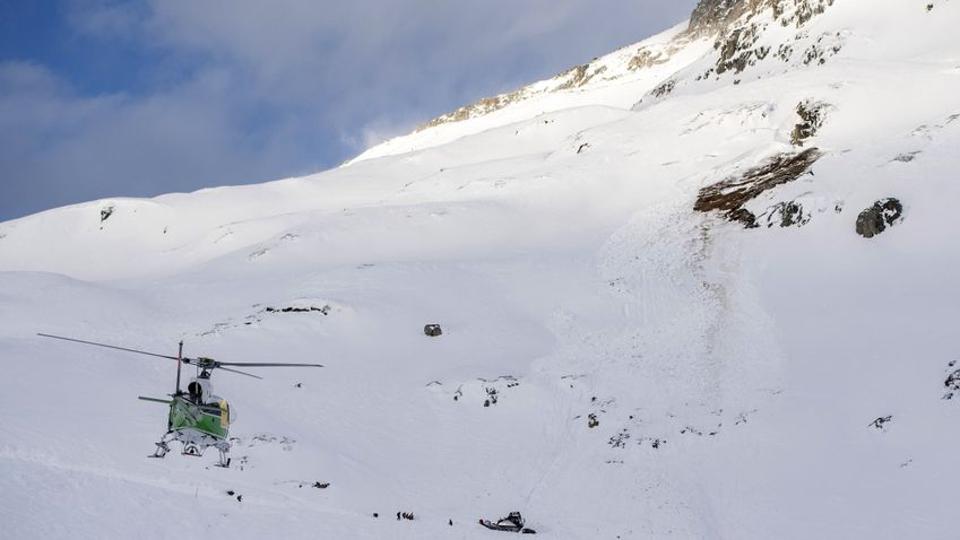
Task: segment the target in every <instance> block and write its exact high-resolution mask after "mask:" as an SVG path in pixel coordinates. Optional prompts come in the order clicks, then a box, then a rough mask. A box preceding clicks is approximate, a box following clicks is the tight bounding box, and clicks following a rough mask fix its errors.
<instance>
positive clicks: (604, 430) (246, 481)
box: [0, 0, 960, 539]
mask: <svg viewBox="0 0 960 540" xmlns="http://www.w3.org/2000/svg"><path fill="white" fill-rule="evenodd" d="M958 22H960V2H957V1H956V0H933V1H930V0H923V1H919V0H916V1H914V0H873V1H869V2H868V1H865V0H836V1H833V2H831V1H829V0H744V1H743V2H723V1H717V0H705V1H704V2H702V3H701V6H700V8H698V11H697V17H696V18H695V20H694V23H695V24H694V26H693V28H692V29H691V30H689V31H684V30H683V29H682V28H677V29H674V30H671V31H669V32H668V33H666V34H664V35H662V36H658V37H656V38H653V40H652V41H648V42H645V44H643V45H638V46H636V47H629V48H627V49H624V50H623V51H619V52H617V53H614V54H613V55H611V56H609V57H605V58H602V59H599V60H597V61H595V63H593V64H591V66H593V67H590V68H588V69H586V70H585V71H584V73H586V74H587V75H589V74H590V73H594V72H595V71H596V69H595V68H596V67H597V66H600V65H604V66H608V68H607V70H605V71H603V72H602V73H600V74H598V75H596V76H594V77H593V78H591V79H590V80H588V81H586V82H584V83H583V84H582V85H581V86H579V87H576V88H573V87H571V88H562V89H561V88H558V87H559V86H562V85H563V84H564V83H563V82H562V80H563V79H562V78H561V79H556V80H552V81H547V82H543V83H537V84H535V85H533V86H531V87H528V88H527V89H525V90H523V91H521V93H520V96H521V97H518V98H517V99H515V100H513V101H511V102H510V103H508V104H506V105H505V106H502V107H499V108H496V109H495V110H487V109H480V108H472V109H469V110H468V112H465V113H462V114H457V113H454V114H453V115H452V116H450V117H448V118H446V119H443V120H438V121H435V122H432V123H431V124H430V125H428V126H427V127H425V128H424V129H422V130H420V131H418V132H417V133H414V134H411V135H408V136H406V137H401V138H399V139H396V140H394V141H389V142H387V143H385V144H384V145H382V146H380V147H375V148H373V149H371V150H370V151H369V152H368V153H366V154H364V155H363V156H360V158H358V159H357V160H355V161H354V162H352V163H351V164H349V165H347V166H344V167H340V168H337V169H333V170H330V171H326V172H323V173H320V174H317V175H313V176H309V177H303V178H293V179H286V180H281V181H277V182H271V183H266V184H262V185H257V186H244V187H229V188H217V189H209V190H203V191H200V192H197V193H191V194H171V195H165V196H162V197H157V198H155V199H149V200H142V199H122V198H118V199H110V200H101V201H94V202H91V203H86V204H80V205H75V206H71V207H66V208H60V209H55V210H51V211H48V212H44V213H41V214H37V215H34V216H29V217H26V218H23V219H20V220H16V221H11V222H6V223H0V354H2V358H3V367H4V376H3V378H2V379H0V381H2V382H0V530H2V531H3V534H2V535H0V536H3V537H4V538H8V537H9V538H71V539H75V538H104V537H130V536H137V537H140V538H172V537H182V536H187V537H199V536H201V535H202V536H209V535H216V536H223V537H231V538H261V537H264V536H272V537H277V538H315V537H325V538H446V537H450V538H496V537H499V536H502V535H503V534H504V533H497V532H492V531H487V530H486V529H483V528H481V527H480V526H479V525H477V524H476V520H477V518H479V517H487V518H490V517H499V516H501V515H505V514H506V513H507V512H509V511H512V510H519V511H521V512H523V513H524V515H525V517H526V518H527V520H528V525H529V526H531V527H533V528H535V529H537V530H538V533H539V534H541V535H545V536H546V537H548V538H617V537H620V538H664V537H673V538H736V539H740V538H757V539H766V538H945V539H946V538H955V537H956V531H955V530H954V529H955V527H954V526H953V524H952V519H951V518H952V515H953V504H952V497H951V495H952V489H953V486H954V484H955V479H954V478H953V476H954V473H953V471H954V469H955V467H954V466H953V464H954V463H953V462H954V459H953V454H954V453H955V449H956V448H957V446H958V444H960V432H958V430H957V427H956V426H957V425H958V420H960V404H958V403H957V402H956V400H957V399H960V396H956V395H954V393H955V392H956V391H958V390H960V375H957V376H955V377H954V376H951V375H952V374H953V373H954V370H955V369H957V368H960V366H956V365H955V362H956V361H957V360H960V345H958V343H957V339H956V322H957V321H958V320H960V285H958V282H957V280H956V277H955V274H956V269H957V268H960V243H958V242H957V240H956V238H955V234H954V232H953V230H952V223H953V219H952V218H953V212H954V210H955V201H957V200H960V185H958V183H957V173H956V171H957V168H958V165H960V157H958V154H957V148H960V101H958V100H957V98H956V96H957V95H960V41H958V40H957V39H956V37H955V28H956V26H957V23H958ZM641 46H642V47H646V48H648V49H649V50H650V51H667V50H669V51H670V52H669V55H668V56H669V58H667V59H666V61H665V62H662V63H656V62H654V63H653V64H652V65H649V66H647V67H643V68H642V69H637V70H630V69H629V68H628V67H624V66H625V65H626V66H629V62H630V60H629V59H628V58H632V57H635V56H636V55H637V54H638V52H637V51H638V50H639V48H640V47H641ZM650 55H651V56H652V57H656V52H651V53H650ZM648 58H649V57H648ZM658 58H663V57H658ZM604 74H606V75H604ZM574 75H576V73H574ZM615 75H616V77H614V76H615ZM567 76H568V77H569V76H570V75H569V74H568V75H567ZM605 76H608V77H611V79H610V80H603V77H605ZM567 80H569V79H567ZM521 98H522V99H521ZM866 236H870V237H869V238H868V237H866ZM285 307H301V308H303V307H306V308H309V307H315V308H318V311H289V312H284V311H283V308H285ZM434 322H437V323H440V324H441V325H442V326H443V330H444V334H443V335H442V336H440V337H437V338H429V337H426V336H424V335H423V333H422V328H423V325H424V324H426V323H434ZM38 331H46V332H50V333H55V334H65V335H72V336H77V337H81V338H86V339H95V340H98V341H107V342H112V343H116V344H118V345H121V346H128V347H140V348H146V349H149V350H157V351H165V352H173V351H175V349H174V347H175V345H176V342H177V341H178V340H180V339H183V340H185V342H186V352H187V353H188V354H191V355H205V356H213V357H215V358H218V359H221V360H226V359H230V360H236V361H255V360H270V361H282V360H287V361H319V362H321V363H324V364H325V365H326V366H327V367H326V368H324V369H322V370H316V371H309V372H306V371H282V370H273V371H269V372H267V371H266V370H264V372H262V374H263V375H264V376H265V377H266V378H265V380H263V381H256V380H253V379H247V378H244V377H235V376H232V375H231V374H229V373H217V374H216V377H215V381H214V382H215V384H216V386H217V389H218V392H219V393H220V394H222V395H224V396H226V397H227V398H228V399H230V400H231V402H232V404H233V406H234V407H235V408H236V409H237V410H239V420H238V421H237V423H236V424H235V425H234V426H233V433H232V435H234V436H235V437H237V439H238V440H237V441H236V445H235V449H234V451H233V455H234V460H235V465H234V467H233V468H231V469H228V470H222V469H218V468H215V467H212V464H213V463H214V462H215V457H214V456H211V455H208V456H205V457H204V458H202V459H195V458H187V457H181V456H180V455H179V454H176V453H173V454H171V455H169V456H168V457H167V458H166V459H165V460H148V459H145V457H144V456H145V455H146V454H148V453H150V452H151V451H152V442H153V441H154V440H156V439H157V438H159V436H160V435H161V434H162V430H163V429H164V425H165V424H164V422H165V411H164V410H163V407H162V406H160V405H154V404H149V403H144V402H139V401H136V399H135V398H136V396H137V395H162V394H163V393H164V392H169V391H171V386H172V384H173V375H174V366H173V365H171V364H172V363H166V362H165V361H163V360H160V359H157V360H153V359H149V358H146V359H143V358H138V357H131V356H128V355H125V354H123V353H120V352H114V351H107V350H99V349H88V348H83V347H80V346H78V345H72V344H67V343H59V342H52V341H45V340H42V339H40V338H37V337H36V336H35V335H34V334H35V332H38ZM241 465H242V466H241ZM314 482H321V483H326V482H329V483H330V485H329V487H327V488H325V489H319V488H314V487H312V485H313V483H314ZM228 491H232V492H233V495H228V494H227V492H228ZM238 495H241V496H242V497H241V498H240V499H239V500H238V497H237V496H238ZM398 511H404V512H413V513H414V515H415V517H416V519H414V520H413V521H408V520H403V521H398V520H396V519H395V514H396V512H398ZM374 513H377V514H378V515H379V517H374ZM451 521H452V525H451V524H450V523H451Z"/></svg>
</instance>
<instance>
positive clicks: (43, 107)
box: [0, 0, 696, 221]
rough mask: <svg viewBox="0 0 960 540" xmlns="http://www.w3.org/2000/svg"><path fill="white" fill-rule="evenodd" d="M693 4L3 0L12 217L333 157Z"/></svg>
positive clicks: (622, 40)
mask: <svg viewBox="0 0 960 540" xmlns="http://www.w3.org/2000/svg"><path fill="white" fill-rule="evenodd" d="M695 3H696V2H695V0H632V1H628V0H549V1H548V0H484V1H481V2H478V1H475V0H353V1H351V2H332V1H324V0H271V1H250V0H133V1H123V2H118V1H106V0H61V1H52V0H0V221H3V220H7V219H12V218H16V217H19V216H23V215H27V214H30V213H33V212H37V211H40V210H44V209H47V208H52V207H56V206H61V205H65V204H71V203H75V202H82V201H86V200H91V199H96V198H102V197H111V196H153V195H158V194H161V193H168V192H172V191H193V190H196V189H200V188H202V187H208V186H215V185H224V184H243V183H251V182H262V181H266V180H271V179H275V178H282V177H286V176H293V175H300V174H306V173H310V172H315V171H318V170H322V169H326V168H329V167H332V166H335V165H337V164H338V163H340V162H341V161H343V160H344V159H347V158H349V157H351V156H353V155H355V154H357V153H358V152H360V151H362V150H363V149H364V148H366V147H368V146H369V145H371V144H374V143H376V142H377V141H379V140H383V139H384V138H387V137H390V136H393V135H397V134H401V133H403V132H406V131H408V130H409V129H410V128H412V127H413V126H415V125H416V124H418V123H420V122H423V121H425V120H428V119H429V118H431V117H433V116H436V115H438V114H441V113H444V112H447V111H449V110H451V109H453V108H455V107H457V106H459V105H462V104H465V103H468V102H470V101H473V100H475V99H477V98H480V97H484V96H488V95H492V94H495V93H498V92H502V91H505V90H509V89H512V88H515V87H517V86H520V85H522V84H524V83H527V82H532V81H534V80H537V79H541V78H544V77H548V76H551V75H553V74H555V73H557V72H559V71H561V70H563V69H565V68H567V67H570V66H572V65H574V64H578V63H582V62H584V61H587V60H589V59H591V58H593V57H595V56H598V55H601V54H604V53H606V52H609V51H611V50H613V49H615V48H617V47H620V46H623V45H627V44H629V43H632V42H635V41H639V40H640V39H643V38H644V37H647V36H649V35H651V34H654V33H656V32H658V31H660V30H663V29H666V28H667V27H669V26H672V25H673V24H675V23H677V22H679V21H681V20H683V19H685V18H686V17H687V16H688V14H689V13H690V11H691V10H692V9H693V6H694V4H695Z"/></svg>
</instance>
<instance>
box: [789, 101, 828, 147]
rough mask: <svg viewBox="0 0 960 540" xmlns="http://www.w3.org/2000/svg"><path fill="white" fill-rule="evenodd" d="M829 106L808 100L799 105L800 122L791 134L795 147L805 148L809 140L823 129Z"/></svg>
mask: <svg viewBox="0 0 960 540" xmlns="http://www.w3.org/2000/svg"><path fill="white" fill-rule="evenodd" d="M826 109H827V104H826V103H821V102H818V101H812V100H809V99H808V100H806V101H801V102H800V103H799V104H798V105H797V116H799V117H800V122H798V123H797V125H795V126H794V127H793V131H792V132H791V133H790V142H791V143H793V145H794V146H803V145H804V143H805V142H806V141H807V139H810V138H812V137H813V136H815V135H816V134H817V132H818V131H820V128H821V127H823V123H824V122H825V121H826V118H827V113H826Z"/></svg>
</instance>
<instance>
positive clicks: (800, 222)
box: [760, 201, 811, 228]
mask: <svg viewBox="0 0 960 540" xmlns="http://www.w3.org/2000/svg"><path fill="white" fill-rule="evenodd" d="M760 217H761V218H763V222H764V223H765V224H766V226H767V227H782V228H786V227H803V226H804V225H806V224H807V223H810V218H811V215H810V212H808V211H807V210H806V209H804V207H803V205H802V204H800V203H798V202H797V201H786V202H780V203H777V204H775V205H773V206H771V207H770V208H769V209H768V210H767V211H766V212H764V213H763V214H762V215H761V216H760Z"/></svg>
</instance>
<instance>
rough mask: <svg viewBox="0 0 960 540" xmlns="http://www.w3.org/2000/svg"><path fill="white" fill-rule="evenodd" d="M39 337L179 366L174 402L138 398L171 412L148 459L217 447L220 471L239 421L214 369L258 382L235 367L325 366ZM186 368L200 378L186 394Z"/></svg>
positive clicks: (226, 461)
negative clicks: (176, 449) (218, 390)
mask: <svg viewBox="0 0 960 540" xmlns="http://www.w3.org/2000/svg"><path fill="white" fill-rule="evenodd" d="M37 335H38V336H40V337H45V338H52V339H60V340H63V341H72V342H74V343H82V344H84V345H93V346H96V347H106V348H108V349H116V350H119V351H126V352H131V353H136V354H143V355H147V356H154V357H157V358H166V359H169V360H175V361H176V362H177V382H176V387H175V390H174V392H173V393H172V394H168V396H169V397H170V398H171V399H162V398H155V397H145V396H138V399H141V400H143V401H150V402H155V403H163V404H166V405H167V406H169V408H170V412H169V414H168V416H167V432H166V433H165V434H164V435H163V437H161V438H160V441H159V442H157V443H155V444H156V445H157V448H156V450H155V451H154V453H153V454H152V455H150V456H148V457H151V458H163V457H164V456H166V455H167V453H168V452H169V451H170V445H169V443H171V442H173V441H179V442H180V443H181V444H182V445H183V446H182V452H181V453H182V454H183V455H185V456H194V457H200V456H202V455H203V453H204V452H205V451H206V449H207V448H209V447H211V446H212V447H214V448H216V449H217V451H218V452H219V453H220V459H219V461H218V463H217V466H218V467H224V468H227V467H229V466H230V457H229V453H230V440H229V438H228V436H229V434H230V424H231V423H232V422H233V420H234V418H235V417H236V413H234V412H233V411H232V410H231V408H230V405H229V404H228V403H227V400H225V399H223V398H221V397H220V396H217V395H215V394H214V393H213V385H212V383H211V381H210V376H211V375H212V374H213V371H214V370H215V369H221V370H223V371H226V372H229V373H237V374H239V375H246V376H247V377H253V378H255V379H262V378H263V377H260V376H259V375H254V374H253V373H247V372H245V371H240V370H239V369H235V368H234V367H229V366H242V367H323V365H322V364H291V363H275V362H220V361H217V360H214V359H213V358H205V357H197V358H187V357H185V356H183V341H181V342H180V348H179V349H178V352H177V355H176V356H170V355H166V354H159V353H152V352H148V351H141V350H139V349H128V348H126V347H118V346H116V345H108V344H106V343H97V342H95V341H86V340H83V339H76V338H70V337H64V336H55V335H53V334H42V333H38V334H37ZM183 364H187V365H189V366H195V367H196V368H197V374H196V376H195V377H193V378H192V379H191V380H190V383H189V384H187V391H186V392H184V391H182V390H181V389H180V371H181V369H182V367H183Z"/></svg>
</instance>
